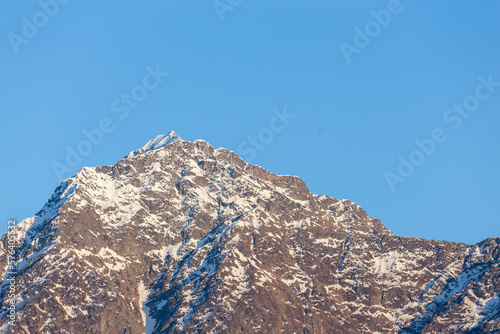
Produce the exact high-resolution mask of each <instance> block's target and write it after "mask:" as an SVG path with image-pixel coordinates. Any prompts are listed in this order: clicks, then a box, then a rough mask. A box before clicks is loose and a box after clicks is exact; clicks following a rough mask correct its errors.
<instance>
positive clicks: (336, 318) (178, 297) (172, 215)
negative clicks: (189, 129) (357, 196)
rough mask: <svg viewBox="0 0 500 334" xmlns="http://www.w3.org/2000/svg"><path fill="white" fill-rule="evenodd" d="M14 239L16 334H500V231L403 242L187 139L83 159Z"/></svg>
mask: <svg viewBox="0 0 500 334" xmlns="http://www.w3.org/2000/svg"><path fill="white" fill-rule="evenodd" d="M167 147H168V149H167ZM162 148H165V149H162ZM9 242H10V241H9V240H8V236H7V234H5V235H4V236H3V237H2V239H1V243H0V276H1V277H2V282H1V283H0V297H1V301H2V311H0V332H1V333H4V332H7V331H8V328H9V318H8V316H9V312H8V306H9V305H11V302H12V298H11V297H9V291H10V290H11V283H10V282H12V281H11V280H10V279H11V276H10V275H11V274H9V272H8V271H7V269H8V265H9V263H12V265H11V266H13V267H14V268H15V273H14V274H13V279H14V281H15V289H16V290H15V291H16V293H15V296H16V297H15V298H14V301H13V304H14V305H16V307H17V318H16V322H15V326H16V327H15V333H111V334H114V333H119V334H132V333H148V334H151V333H231V334H232V333H272V332H277V333H280V332H283V333H295V332H297V333H334V334H335V333H495V332H498V331H500V313H499V312H498V310H499V306H500V295H499V293H500V282H499V281H500V280H499V277H500V271H499V268H498V266H499V262H500V238H499V239H488V240H485V241H483V242H481V243H479V244H477V245H465V244H461V243H452V242H445V241H434V240H430V241H429V240H424V239H417V238H408V237H398V236H395V235H394V234H393V233H392V232H391V231H389V230H388V229H387V228H386V227H385V226H384V225H382V223H381V222H380V221H379V220H378V219H374V218H372V217H370V216H369V215H368V214H367V213H366V212H365V211H364V210H363V209H362V208H361V207H360V206H358V205H356V204H354V203H352V202H350V201H348V200H339V199H336V198H332V197H329V196H324V195H323V196H320V195H315V194H312V193H311V192H310V191H309V190H308V189H307V187H306V185H305V183H304V182H303V181H302V180H301V179H300V178H298V177H294V176H280V175H275V174H273V173H271V172H269V171H267V170H265V169H264V168H261V167H259V166H255V165H251V164H248V163H246V162H244V161H243V160H242V159H241V158H240V157H239V156H238V155H237V154H236V153H234V152H232V151H229V150H226V149H217V150H215V149H214V148H213V147H212V146H211V145H210V144H208V143H206V142H204V141H202V140H197V141H194V142H189V141H184V140H180V138H179V136H177V134H175V133H174V132H170V133H168V134H165V135H161V136H157V137H156V138H154V139H152V140H150V141H149V142H148V143H146V145H144V146H143V147H141V148H140V149H138V150H136V151H133V152H131V153H130V154H128V155H127V156H126V157H125V158H124V159H122V160H120V161H118V162H116V163H115V164H114V165H111V166H98V167H88V168H83V169H82V170H81V171H80V172H79V173H77V174H76V175H75V176H74V177H72V178H69V179H67V180H66V181H65V182H63V184H61V186H60V187H58V188H57V189H56V191H55V193H54V195H53V196H52V197H51V199H50V200H49V201H48V202H47V204H46V205H45V206H44V208H43V209H42V210H40V211H39V213H38V214H37V215H36V216H35V217H32V218H28V219H25V220H24V221H23V222H21V223H20V224H19V225H18V228H17V230H16V231H15V241H14V243H13V244H12V242H10V243H9ZM10 245H14V246H13V248H11V247H12V246H10ZM12 253H13V254H12ZM9 261H10V262H9Z"/></svg>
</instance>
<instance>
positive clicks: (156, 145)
mask: <svg viewBox="0 0 500 334" xmlns="http://www.w3.org/2000/svg"><path fill="white" fill-rule="evenodd" d="M180 139H181V137H179V136H178V135H177V134H176V133H175V132H174V131H170V132H169V133H167V134H164V135H158V136H156V137H155V138H153V139H151V140H150V141H148V142H147V143H146V144H145V145H144V146H142V147H141V148H139V149H137V150H135V151H133V152H130V153H129V154H128V155H127V156H126V157H127V158H131V157H135V156H137V155H139V154H143V153H145V152H148V151H152V150H157V149H160V148H162V147H164V146H167V145H168V144H170V143H173V142H174V141H176V140H180Z"/></svg>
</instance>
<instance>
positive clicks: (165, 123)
mask: <svg viewBox="0 0 500 334" xmlns="http://www.w3.org/2000/svg"><path fill="white" fill-rule="evenodd" d="M55 1H56V0H42V1H40V2H36V1H30V2H19V1H14V0H6V1H2V2H1V3H0V74H1V75H0V112H1V116H2V121H1V122H0V126H1V128H0V130H1V131H0V142H1V145H2V151H3V154H2V156H3V159H2V163H1V164H0V181H1V188H0V189H1V192H0V202H1V205H0V219H1V221H2V223H1V224H0V226H1V228H0V231H1V232H3V231H5V230H6V229H7V220H8V219H9V218H17V219H23V218H26V217H29V216H32V215H33V214H35V213H36V212H37V211H38V210H39V209H40V208H41V207H42V206H43V204H44V203H45V202H46V200H47V199H48V198H49V196H50V195H51V194H52V192H53V191H54V189H55V188H56V187H57V186H58V184H59V183H60V178H61V177H62V178H66V177H69V176H71V175H73V174H74V173H76V172H77V171H78V170H79V169H80V168H81V167H82V166H96V165H105V164H112V163H114V162H116V161H117V160H119V159H120V158H122V157H123V156H124V155H125V154H127V153H128V152H129V151H132V150H134V149H136V148H138V147H140V146H142V145H143V144H144V143H145V142H146V141H148V140H149V139H151V138H153V137H155V136H156V135H158V134H162V133H166V132H169V131H170V130H175V131H176V132H177V133H178V134H179V136H181V137H182V138H183V139H186V140H196V139H204V140H206V141H208V142H209V143H211V144H212V145H213V146H214V147H227V148H229V149H232V150H234V151H236V152H238V153H240V155H241V156H242V157H243V158H245V159H247V160H249V159H250V160H251V162H253V163H256V164H259V165H261V166H263V167H265V168H266V169H268V170H270V171H272V172H274V173H277V174H292V175H298V176H300V177H301V178H302V179H303V180H304V181H305V182H306V184H307V185H308V187H309V189H310V190H311V191H312V192H313V193H316V194H326V195H330V196H333V197H336V198H347V199H350V200H352V201H353V202H356V203H358V204H359V205H361V206H363V208H365V210H366V211H367V212H368V214H369V215H371V216H372V217H377V218H379V219H381V221H382V222H383V223H384V224H385V225H386V226H387V227H388V228H389V229H391V230H392V231H393V232H394V233H395V234H397V235H405V236H415V237H424V238H429V239H439V240H450V241H460V242H467V243H476V242H478V241H480V240H482V239H484V238H487V237H499V236H500V221H499V216H500V215H499V212H498V211H499V208H500V177H499V173H498V165H499V163H500V150H499V143H500V131H498V128H499V126H500V115H499V110H500V86H498V85H499V83H500V63H499V59H500V57H499V56H500V43H498V42H499V36H500V25H498V17H500V3H499V2H498V1H492V0H490V1H481V2H470V1H461V0H459V1H455V0H453V1H451V0H449V1H438V2H436V1H423V0H422V1H409V0H405V1H403V0H402V1H399V2H398V1H395V0H391V1H372V2H366V3H365V2H353V1H335V2H333V1H319V2H315V3H311V2H306V1H295V0H287V1H259V0H255V1H245V0H243V1H237V0H232V1H229V0H221V1H217V2H212V1H210V0H209V1H197V2H186V1H184V2H181V1H148V2H140V1H126V2H124V1H116V0H114V1H85V2H77V1H74V0H73V1H68V0H65V1H62V0H60V2H55ZM43 8H45V9H43ZM152 73H153V74H152ZM166 73H168V75H167V74H166ZM469 110H470V111H469ZM285 112H286V114H288V115H289V116H288V118H286V117H285V116H283V114H284V113H285ZM277 114H279V115H281V117H282V118H283V120H282V119H280V118H277V116H276V115H277ZM100 126H101V130H102V129H104V130H106V133H103V136H102V138H100V137H99V136H98V135H96V137H95V138H94V139H95V140H94V142H95V144H92V143H91V146H90V147H89V146H85V145H86V144H85V143H84V141H85V140H87V139H86V137H85V135H84V133H83V131H87V132H88V133H94V134H95V133H96V132H95V131H94V132H92V130H93V129H99V127H100ZM101 130H99V131H101ZM249 136H250V137H254V139H253V142H252V139H249ZM416 141H418V142H419V143H420V144H417V143H416ZM252 143H253V144H252ZM418 145H420V146H422V147H420V146H418ZM68 148H69V150H75V152H77V153H78V149H79V150H80V151H81V152H84V153H85V154H86V155H85V156H83V154H82V157H81V161H76V162H78V163H76V162H75V161H70V162H72V163H73V165H74V166H69V165H68V163H67V162H66V157H67V154H68ZM401 159H403V160H401ZM401 161H403V162H401ZM55 165H57V166H59V167H60V168H62V169H59V174H60V175H58V173H56V172H55V171H54V166H55ZM400 165H403V166H400ZM61 166H65V167H61ZM65 168H66V169H65ZM398 169H399V171H398ZM61 170H62V171H64V173H62V172H61Z"/></svg>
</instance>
